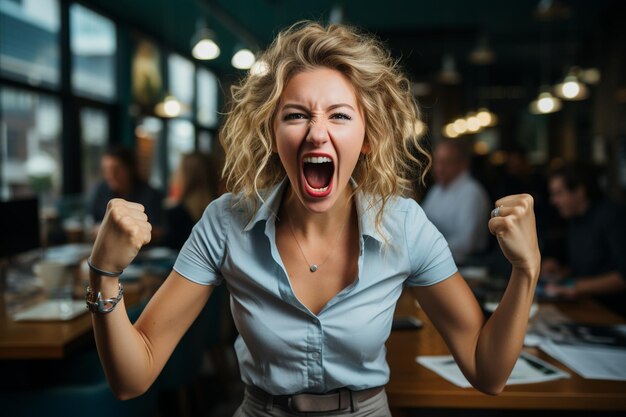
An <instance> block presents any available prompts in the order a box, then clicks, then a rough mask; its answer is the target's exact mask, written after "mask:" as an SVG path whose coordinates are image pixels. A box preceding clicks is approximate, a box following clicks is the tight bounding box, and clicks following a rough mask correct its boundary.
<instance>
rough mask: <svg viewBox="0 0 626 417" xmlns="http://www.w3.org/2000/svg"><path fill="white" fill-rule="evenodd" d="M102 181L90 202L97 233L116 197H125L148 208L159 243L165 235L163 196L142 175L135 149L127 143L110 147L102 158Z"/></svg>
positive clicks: (154, 237)
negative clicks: (110, 204)
mask: <svg viewBox="0 0 626 417" xmlns="http://www.w3.org/2000/svg"><path fill="white" fill-rule="evenodd" d="M100 168H101V171H102V181H101V182H100V183H99V184H98V185H96V187H95V189H94V190H93V192H92V194H91V198H90V202H89V213H90V214H91V216H92V218H93V221H94V223H95V226H94V228H93V231H92V232H93V236H94V237H95V236H96V234H97V233H98V228H99V226H100V223H101V222H102V219H103V218H104V214H105V213H106V210H107V203H108V202H109V200H111V199H113V198H123V199H124V200H127V201H132V202H135V203H139V204H141V205H143V206H144V207H145V211H146V214H147V215H148V218H149V219H150V222H151V224H152V226H153V229H152V242H157V243H158V242H159V241H160V239H161V238H162V235H163V195H162V194H161V193H160V192H159V191H158V190H155V189H154V188H152V187H151V186H150V185H149V184H148V183H147V182H145V181H143V180H142V179H141V178H139V174H138V170H137V160H136V157H135V154H134V153H133V151H132V150H130V149H128V148H126V147H123V146H114V147H111V148H109V149H108V150H107V151H106V152H105V153H104V154H103V155H102V158H101V160H100Z"/></svg>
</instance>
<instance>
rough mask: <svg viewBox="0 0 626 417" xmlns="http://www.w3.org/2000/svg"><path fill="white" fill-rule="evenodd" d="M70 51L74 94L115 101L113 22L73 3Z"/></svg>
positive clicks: (115, 42)
mask: <svg viewBox="0 0 626 417" xmlns="http://www.w3.org/2000/svg"><path fill="white" fill-rule="evenodd" d="M70 49H71V51H72V89H73V91H74V93H76V94H78V95H83V96H88V97H92V98H96V99H101V100H106V101H109V102H111V101H114V100H115V96H116V94H115V61H116V55H117V38H116V35H115V25H114V24H113V22H111V21H110V20H109V19H107V18H105V17H102V16H100V15H99V14H97V13H94V12H92V11H91V10H89V9H87V8H85V7H83V6H81V5H79V4H72V5H71V6H70Z"/></svg>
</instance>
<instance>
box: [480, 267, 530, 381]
mask: <svg viewBox="0 0 626 417" xmlns="http://www.w3.org/2000/svg"><path fill="white" fill-rule="evenodd" d="M537 277H538V273H536V272H528V271H523V270H520V269H516V268H513V272H512V273H511V278H510V280H509V284H508V286H507V288H506V291H505V292H504V295H503V297H502V300H501V301H500V304H499V305H498V308H497V309H496V310H495V311H494V313H493V314H492V315H491V317H490V318H489V320H487V322H486V323H485V325H484V326H483V328H482V329H481V332H480V335H479V337H478V342H477V344H476V353H475V361H476V368H475V369H476V381H475V383H476V385H478V386H480V387H481V388H482V389H483V391H485V392H487V393H498V392H500V391H501V390H502V389H503V388H504V386H505V384H506V381H507V379H508V377H509V375H510V373H511V370H512V369H513V366H514V365H515V362H516V361H517V358H518V356H519V354H520V351H521V349H522V346H523V342H524V335H525V333H526V327H527V324H528V315H529V312H530V307H531V305H532V302H533V296H534V291H535V286H536V283H537Z"/></svg>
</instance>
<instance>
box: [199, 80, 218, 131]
mask: <svg viewBox="0 0 626 417" xmlns="http://www.w3.org/2000/svg"><path fill="white" fill-rule="evenodd" d="M196 97H197V98H198V114H197V118H198V123H200V124H201V125H203V126H206V127H215V125H217V78H216V77H215V75H214V74H213V73H212V72H211V71H209V70H207V69H204V68H199V69H198V89H197V93H196Z"/></svg>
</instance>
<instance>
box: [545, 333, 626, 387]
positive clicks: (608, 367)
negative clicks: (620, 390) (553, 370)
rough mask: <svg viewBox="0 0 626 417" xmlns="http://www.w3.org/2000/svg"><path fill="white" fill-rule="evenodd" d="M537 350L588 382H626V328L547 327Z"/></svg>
mask: <svg viewBox="0 0 626 417" xmlns="http://www.w3.org/2000/svg"><path fill="white" fill-rule="evenodd" d="M548 329H549V330H551V331H552V333H549V334H547V335H544V338H543V341H542V342H541V343H540V344H539V348H540V349H541V350H543V351H544V352H545V353H547V354H548V355H550V356H552V357H553V358H554V359H556V360H558V361H560V362H562V363H563V364H564V365H566V366H567V367H569V368H570V369H571V370H572V371H574V372H576V373H577V374H578V375H580V376H582V377H583V378H587V379H608V380H613V381H626V366H625V364H626V325H611V326H589V325H583V324H574V323H568V324H561V325H558V326H549V327H548Z"/></svg>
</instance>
